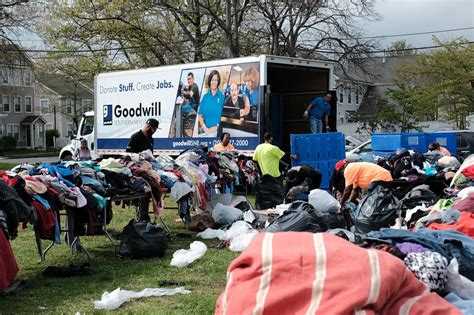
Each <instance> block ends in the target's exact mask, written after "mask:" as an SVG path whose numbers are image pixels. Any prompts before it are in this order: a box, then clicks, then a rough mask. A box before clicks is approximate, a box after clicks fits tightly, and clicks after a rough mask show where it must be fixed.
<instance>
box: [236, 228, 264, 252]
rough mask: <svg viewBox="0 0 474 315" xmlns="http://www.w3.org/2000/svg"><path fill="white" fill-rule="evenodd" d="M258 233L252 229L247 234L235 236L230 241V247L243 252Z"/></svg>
mask: <svg viewBox="0 0 474 315" xmlns="http://www.w3.org/2000/svg"><path fill="white" fill-rule="evenodd" d="M257 234H258V232H257V231H255V230H251V231H249V232H248V233H247V234H243V235H239V236H236V237H234V238H233V239H232V240H231V241H230V245H229V249H230V250H231V251H233V252H243V251H244V250H245V249H246V248H247V246H249V244H250V242H252V240H253V239H254V238H255V236H257Z"/></svg>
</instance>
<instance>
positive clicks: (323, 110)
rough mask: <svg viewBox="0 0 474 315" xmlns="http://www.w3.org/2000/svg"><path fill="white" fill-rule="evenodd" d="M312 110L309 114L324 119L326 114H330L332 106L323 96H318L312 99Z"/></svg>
mask: <svg viewBox="0 0 474 315" xmlns="http://www.w3.org/2000/svg"><path fill="white" fill-rule="evenodd" d="M311 105H312V106H311V110H310V112H309V115H310V116H311V117H314V118H316V119H323V118H324V116H329V112H330V110H331V107H330V106H329V103H328V102H326V101H325V100H324V98H323V97H317V98H315V99H313V100H312V101H311Z"/></svg>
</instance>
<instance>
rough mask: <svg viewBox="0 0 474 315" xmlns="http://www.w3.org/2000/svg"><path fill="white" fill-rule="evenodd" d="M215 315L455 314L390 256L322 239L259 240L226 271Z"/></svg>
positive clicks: (294, 235) (295, 235)
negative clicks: (225, 278) (223, 288)
mask: <svg viewBox="0 0 474 315" xmlns="http://www.w3.org/2000/svg"><path fill="white" fill-rule="evenodd" d="M215 313H216V314H219V315H220V314H232V315H233V314H253V315H260V314H357V315H361V314H366V315H369V314H389V315H390V314H440V315H441V314H442V315H446V314H461V312H460V311H459V310H458V309H457V308H455V307H454V306H453V305H451V304H449V303H448V302H447V301H445V300H444V299H442V298H441V297H440V296H438V295H437V294H436V293H430V291H429V290H428V288H427V287H426V285H425V284H423V283H422V282H420V281H419V280H418V279H416V278H415V276H414V275H413V274H412V273H411V272H410V271H409V270H408V269H407V268H406V267H405V265H404V263H403V261H401V260H400V259H398V258H396V257H394V256H392V255H391V254H389V253H385V252H381V251H378V250H372V249H369V250H367V249H364V248H360V247H358V246H356V245H353V244H351V243H350V242H347V241H346V240H343V239H342V238H339V237H337V236H334V235H331V234H329V233H316V234H312V233H305V232H284V233H275V234H272V233H260V234H259V235H258V236H257V237H256V238H255V239H254V240H253V241H252V243H251V244H250V245H249V247H248V248H247V249H246V250H245V251H244V252H243V253H242V254H241V255H240V256H239V257H238V258H237V259H235V260H234V261H233V262H232V263H231V265H230V266H229V269H228V273H227V285H226V288H225V291H224V292H223V293H222V294H221V296H220V297H219V299H218V301H217V305H216V311H215Z"/></svg>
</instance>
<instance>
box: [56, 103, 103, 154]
mask: <svg viewBox="0 0 474 315" xmlns="http://www.w3.org/2000/svg"><path fill="white" fill-rule="evenodd" d="M82 139H86V140H87V145H88V146H89V149H90V151H91V156H92V159H96V158H97V156H96V154H95V150H94V149H95V143H94V112H93V111H91V112H86V113H84V114H83V115H82V119H81V121H80V122H79V128H78V129H77V133H76V134H74V135H73V137H72V139H71V141H69V143H68V144H67V145H66V146H65V147H64V148H62V149H61V152H59V159H60V160H63V161H70V160H72V159H73V157H74V153H75V152H76V150H77V149H78V148H79V147H80V145H81V140H82Z"/></svg>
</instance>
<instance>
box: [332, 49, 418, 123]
mask: <svg viewBox="0 0 474 315" xmlns="http://www.w3.org/2000/svg"><path fill="white" fill-rule="evenodd" d="M413 58H414V57H413V56H384V57H373V58H371V59H367V60H364V61H363V64H362V67H363V68H364V69H363V70H362V69H361V68H360V67H357V66H355V65H353V64H350V65H348V66H346V67H345V68H344V69H342V68H341V67H337V68H336V71H335V72H336V90H337V99H338V100H337V102H338V104H337V105H338V108H337V114H338V115H337V119H338V123H339V124H341V123H342V124H344V123H351V122H354V121H352V119H351V115H352V114H354V113H356V112H357V111H359V110H361V111H363V112H364V111H365V112H367V113H370V112H372V108H371V106H370V104H371V103H372V102H370V101H368V100H370V99H373V98H374V97H379V98H381V99H384V100H385V101H386V102H387V103H391V102H392V100H391V99H390V98H389V97H387V96H386V94H385V93H386V91H387V90H388V89H395V88H397V84H396V82H395V79H396V69H397V68H398V67H399V66H400V65H402V64H404V63H407V62H411V61H413Z"/></svg>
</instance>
